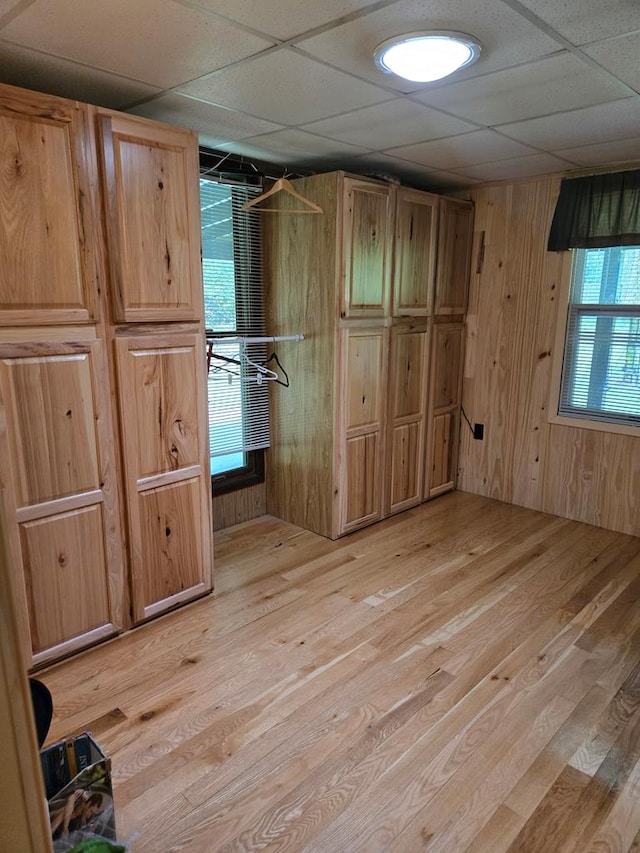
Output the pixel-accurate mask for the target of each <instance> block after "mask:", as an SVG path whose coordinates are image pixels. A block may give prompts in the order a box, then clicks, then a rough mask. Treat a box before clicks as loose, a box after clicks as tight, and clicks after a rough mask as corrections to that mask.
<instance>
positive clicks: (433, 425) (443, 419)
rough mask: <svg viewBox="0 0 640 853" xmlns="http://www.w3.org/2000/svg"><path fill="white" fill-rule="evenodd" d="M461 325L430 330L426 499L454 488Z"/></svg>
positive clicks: (448, 325) (445, 325)
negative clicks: (431, 340) (431, 338)
mask: <svg viewBox="0 0 640 853" xmlns="http://www.w3.org/2000/svg"><path fill="white" fill-rule="evenodd" d="M463 357H464V324H463V323H446V324H436V325H435V326H434V327H433V346H432V350H431V361H432V365H431V371H432V372H431V385H432V387H431V405H430V411H429V440H428V451H427V459H428V463H427V467H426V471H425V498H429V497H432V498H433V497H436V496H437V495H440V494H442V493H443V492H448V491H451V489H453V488H455V483H456V467H457V464H458V437H459V429H460V406H461V400H462V370H463Z"/></svg>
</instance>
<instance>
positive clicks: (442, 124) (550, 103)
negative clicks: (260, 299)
mask: <svg viewBox="0 0 640 853" xmlns="http://www.w3.org/2000/svg"><path fill="white" fill-rule="evenodd" d="M426 29H437V30H449V29H452V30H459V31H462V32H466V33H471V34H473V35H474V36H476V37H477V38H478V39H479V40H480V42H481V43H482V45H483V51H482V55H481V57H480V60H479V62H477V63H476V64H475V65H473V66H472V67H471V68H469V69H467V70H465V71H463V72H461V73H459V74H458V75H454V76H453V77H450V78H448V80H447V81H440V82H438V83H430V84H416V83H407V82H406V81H403V80H401V79H400V78H397V77H394V76H392V75H387V74H384V73H382V72H381V71H379V70H378V69H377V68H376V67H375V66H374V63H373V59H372V54H373V49H374V47H375V46H376V45H377V44H379V43H380V42H382V41H384V40H385V39H388V38H390V37H391V36H394V35H398V34H400V33H406V32H413V31H417V30H426ZM639 56H640V0H376V2H367V0H198V2H191V0H0V80H1V81H3V82H6V83H13V84H15V85H20V86H25V87H27V88H31V89H37V90H40V91H44V92H48V93H51V94H58V95H63V96H65V97H71V98H77V99H79V100H83V101H88V102H90V103H95V104H100V105H103V106H109V107H113V108H116V109H119V110H127V111H129V112H132V113H136V114H139V115H143V116H149V117H152V118H155V119H160V120H163V121H168V122H171V123H173V124H179V125H183V126H187V127H191V128H193V129H194V130H196V131H197V132H198V134H199V136H200V141H201V144H203V145H205V146H208V147H210V148H214V149H217V150H220V151H223V152H234V153H238V154H241V155H243V156H245V157H246V158H247V159H248V160H252V159H255V160H261V161H268V162H273V163H277V164H278V165H279V167H282V168H283V169H286V170H288V171H292V172H295V171H298V170H315V171H326V170H328V169H333V168H345V169H349V170H352V171H356V172H361V173H364V172H369V173H371V172H381V173H386V174H391V175H394V176H396V177H397V178H400V179H401V180H403V182H406V183H409V184H413V185H415V186H422V187H433V188H440V189H453V188H461V187H468V186H471V185H473V184H476V183H478V182H487V181H495V180H505V179H516V178H522V177H528V176H532V175H538V174H547V173H552V172H567V171H573V170H584V169H594V170H597V169H599V168H601V167H603V166H610V165H618V164H620V165H621V167H623V166H624V165H625V164H626V165H627V166H628V165H629V164H632V163H637V162H639V161H640V94H639V93H640V60H639V58H638V57H639Z"/></svg>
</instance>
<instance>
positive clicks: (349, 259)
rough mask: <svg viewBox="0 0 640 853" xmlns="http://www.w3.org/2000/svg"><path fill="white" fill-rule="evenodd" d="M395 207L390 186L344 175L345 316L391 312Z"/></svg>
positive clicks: (381, 314) (378, 314)
mask: <svg viewBox="0 0 640 853" xmlns="http://www.w3.org/2000/svg"><path fill="white" fill-rule="evenodd" d="M392 222H393V208H392V195H391V188H390V187H385V186H378V185H376V184H371V183H367V182H366V181H354V180H351V179H350V178H346V179H345V215H344V229H345V233H344V267H345V269H344V277H345V305H344V308H343V316H345V317H366V316H370V317H372V316H377V317H382V316H383V315H384V314H386V313H387V312H388V310H389V309H388V303H389V283H390V276H391V254H392V248H391V233H392V230H391V229H392Z"/></svg>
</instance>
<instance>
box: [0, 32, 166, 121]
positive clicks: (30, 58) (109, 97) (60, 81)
mask: <svg viewBox="0 0 640 853" xmlns="http://www.w3.org/2000/svg"><path fill="white" fill-rule="evenodd" d="M0 62H1V63H2V81H3V82H4V83H11V84H12V85H14V86H23V87H25V88H27V89H34V90H35V91H42V92H48V93H49V94H50V95H59V96H60V97H62V98H71V99H73V100H79V101H88V102H89V103H92V104H97V105H98V106H101V107H109V108H110V109H114V110H121V109H124V108H125V107H126V106H128V105H129V104H131V103H132V102H133V101H137V100H140V98H146V97H148V96H149V95H153V94H154V93H155V92H158V91H159V90H158V89H157V88H155V87H154V86H147V85H146V84H145V83H138V82H137V81H136V80H128V79H127V78H126V77H119V76H118V75H117V74H110V73H109V72H107V71H98V70H96V69H95V68H88V67H87V66H85V65H78V63H76V62H70V61H69V60H67V59H58V58H57V57H55V56H46V55H44V54H42V53H39V52H38V51H35V50H29V49H28V48H26V47H20V46H19V45H16V44H10V43H9V42H2V41H0Z"/></svg>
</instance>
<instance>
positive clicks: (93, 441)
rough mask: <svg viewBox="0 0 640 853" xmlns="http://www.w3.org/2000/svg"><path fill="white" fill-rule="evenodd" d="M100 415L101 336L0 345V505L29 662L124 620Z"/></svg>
mask: <svg viewBox="0 0 640 853" xmlns="http://www.w3.org/2000/svg"><path fill="white" fill-rule="evenodd" d="M69 331H70V332H71V331H72V330H69ZM82 331H83V330H77V329H76V330H75V333H76V336H77V337H78V338H80V337H81V336H82ZM41 335H42V330H39V332H32V333H31V334H25V336H26V337H27V338H28V337H33V338H37V337H38V336H41ZM85 336H86V332H85ZM108 410H109V391H108V378H107V374H106V360H105V354H104V351H103V344H102V342H100V341H97V340H86V339H85V340H82V339H78V340H76V341H75V342H74V341H71V342H69V341H64V340H59V341H55V340H48V341H46V342H43V343H39V342H33V343H22V344H13V343H0V424H1V426H0V431H1V432H0V457H1V463H2V464H1V470H2V474H1V480H2V502H3V511H4V514H5V517H6V520H7V528H8V530H7V532H8V535H9V543H10V549H11V556H12V563H13V567H14V588H15V594H16V601H17V606H18V610H19V612H20V614H21V617H22V618H21V628H22V633H23V643H24V645H25V648H26V649H28V652H29V659H30V660H31V661H32V662H34V663H36V664H38V663H43V662H45V661H49V660H52V659H55V658H59V657H62V656H63V655H66V654H68V653H70V652H72V651H75V650H77V649H80V648H83V647H84V646H87V645H90V644H92V643H94V642H96V641H97V640H100V639H103V638H105V637H108V636H110V635H112V634H114V633H116V632H117V631H118V630H119V629H120V628H121V627H122V626H123V612H122V611H123V601H124V554H123V549H122V543H121V531H120V524H119V517H118V512H117V503H116V500H117V499H116V490H115V460H114V457H113V449H112V448H113V435H112V433H111V429H110V425H109V411H108Z"/></svg>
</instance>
